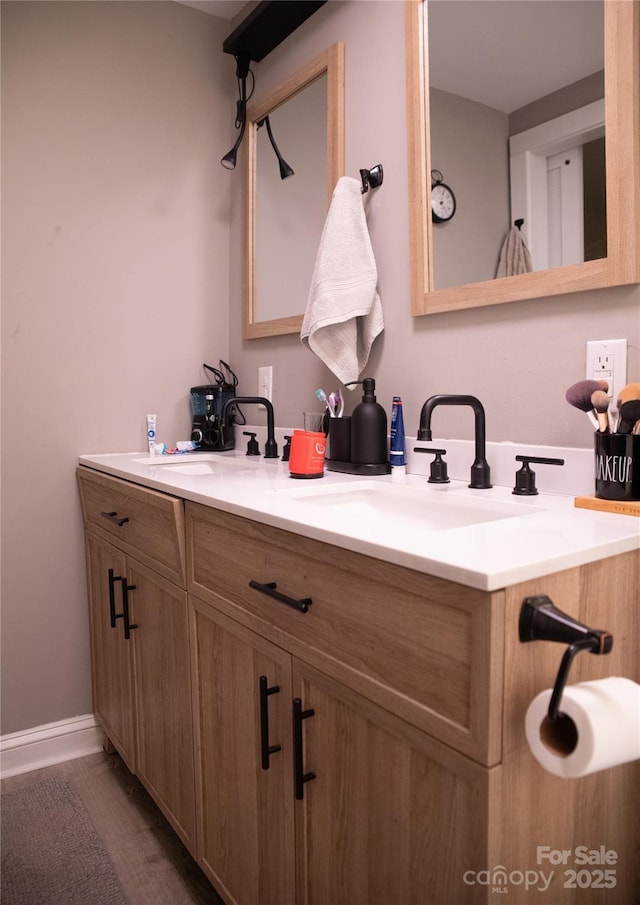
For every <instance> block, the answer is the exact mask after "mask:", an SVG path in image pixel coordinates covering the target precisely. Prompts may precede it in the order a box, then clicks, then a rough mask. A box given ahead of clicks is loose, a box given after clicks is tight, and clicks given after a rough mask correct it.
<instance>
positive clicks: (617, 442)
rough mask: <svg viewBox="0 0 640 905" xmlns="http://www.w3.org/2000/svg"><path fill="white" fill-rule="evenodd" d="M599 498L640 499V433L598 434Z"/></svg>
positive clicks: (597, 474)
mask: <svg viewBox="0 0 640 905" xmlns="http://www.w3.org/2000/svg"><path fill="white" fill-rule="evenodd" d="M595 468H596V497H599V498H600V499H601V500H618V501H620V500H640V434H605V433H601V432H600V431H598V432H597V433H596V435H595Z"/></svg>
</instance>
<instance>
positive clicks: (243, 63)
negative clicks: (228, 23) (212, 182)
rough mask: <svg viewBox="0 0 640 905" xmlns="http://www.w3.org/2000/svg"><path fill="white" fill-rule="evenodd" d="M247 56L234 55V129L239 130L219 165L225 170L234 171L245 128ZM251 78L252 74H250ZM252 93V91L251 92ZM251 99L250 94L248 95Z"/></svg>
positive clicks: (248, 70) (248, 71) (241, 54)
mask: <svg viewBox="0 0 640 905" xmlns="http://www.w3.org/2000/svg"><path fill="white" fill-rule="evenodd" d="M249 62H250V60H249V56H248V54H246V53H238V54H236V78H237V79H238V94H239V98H238V101H237V103H236V129H239V130H240V131H239V132H238V137H237V138H236V142H235V144H234V146H233V147H232V148H231V150H230V151H228V152H227V153H226V154H225V155H224V157H223V158H222V160H221V161H220V163H221V164H222V166H223V167H225V169H227V170H235V168H236V158H237V156H238V148H239V147H240V145H241V143H242V139H243V138H244V132H245V129H246V127H247V100H248V98H247V76H248V75H249V73H250V72H251V70H250V69H249ZM251 76H252V78H253V73H252V72H251ZM251 93H253V89H252V90H251ZM249 97H251V94H250V95H249Z"/></svg>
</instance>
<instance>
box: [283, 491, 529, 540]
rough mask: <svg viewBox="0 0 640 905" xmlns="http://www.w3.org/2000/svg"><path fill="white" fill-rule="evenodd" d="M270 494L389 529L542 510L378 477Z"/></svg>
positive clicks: (461, 523) (442, 526)
mask: <svg viewBox="0 0 640 905" xmlns="http://www.w3.org/2000/svg"><path fill="white" fill-rule="evenodd" d="M272 492H273V493H275V494H277V495H278V496H281V497H286V498H287V499H290V500H292V501H295V502H299V503H301V504H304V505H306V506H313V507H319V508H321V509H324V510H329V511H334V512H336V513H341V514H343V515H347V516H352V517H354V518H358V519H360V520H364V521H365V522H368V523H372V522H375V523H380V524H381V525H384V526H385V527H387V528H389V527H390V528H400V527H402V526H404V527H407V526H411V527H420V528H421V529H422V530H434V531H435V530H446V529H451V528H463V527H467V526H469V525H477V524H482V523H485V522H492V521H496V520H498V519H508V518H517V517H519V516H522V515H531V514H532V513H533V512H536V511H540V510H539V509H536V508H535V507H533V508H532V507H531V506H528V505H523V504H521V503H511V502H505V501H496V500H492V499H486V498H484V499H474V498H472V497H469V496H465V495H460V496H457V495H456V494H455V492H453V493H452V492H449V491H447V490H444V491H434V490H431V489H430V490H426V489H425V490H422V489H420V488H418V487H403V486H398V485H394V484H384V483H377V482H376V481H354V482H353V483H349V484H342V485H340V486H335V485H334V486H328V487H318V486H313V487H305V488H299V489H298V488H295V489H290V490H289V489H287V490H281V491H272ZM471 492H472V493H473V492H474V491H471Z"/></svg>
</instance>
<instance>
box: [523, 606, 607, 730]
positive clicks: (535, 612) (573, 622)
mask: <svg viewBox="0 0 640 905" xmlns="http://www.w3.org/2000/svg"><path fill="white" fill-rule="evenodd" d="M518 632H519V636H520V641H521V642H522V643H523V644H525V643H526V642H528V641H557V642H559V643H560V644H568V645H569V646H568V647H567V649H566V651H565V652H564V656H563V657H562V660H561V661H560V668H559V669H558V675H557V677H556V681H555V684H554V686H553V694H552V695H551V700H550V701H549V710H548V717H549V719H550V720H551V722H552V723H555V722H556V720H557V719H558V717H559V716H561V715H562V714H561V712H560V701H561V699H562V693H563V691H564V688H565V685H566V684H567V679H568V678H569V670H570V669H571V664H572V663H573V661H574V659H575V658H576V656H577V655H578V654H579V653H580V651H581V650H586V651H589V653H591V654H608V653H610V651H611V649H612V647H613V635H611V634H610V633H609V632H607V631H604V630H603V629H593V628H589V626H587V625H584V624H583V623H582V622H578V620H577V619H574V618H573V616H569V615H568V614H567V613H563V612H562V610H559V609H558V608H557V607H556V606H555V605H554V603H553V601H552V600H551V598H549V597H547V595H546V594H544V595H541V596H539V597H525V599H524V600H523V601H522V607H521V609H520V621H519V623H518Z"/></svg>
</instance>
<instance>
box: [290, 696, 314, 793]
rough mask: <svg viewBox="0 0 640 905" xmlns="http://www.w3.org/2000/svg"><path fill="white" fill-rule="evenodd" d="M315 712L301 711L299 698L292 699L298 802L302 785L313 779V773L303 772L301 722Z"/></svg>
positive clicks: (294, 773) (294, 764)
mask: <svg viewBox="0 0 640 905" xmlns="http://www.w3.org/2000/svg"><path fill="white" fill-rule="evenodd" d="M315 713H316V712H315V710H311V709H309V710H303V709H302V701H301V700H300V698H294V699H293V775H294V782H295V796H296V799H297V800H298V801H302V799H303V798H304V784H305V782H309V780H310V779H315V778H316V774H315V773H305V772H304V751H303V746H302V721H303V720H307V719H309V717H310V716H315Z"/></svg>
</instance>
